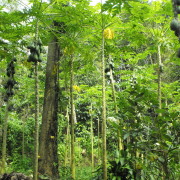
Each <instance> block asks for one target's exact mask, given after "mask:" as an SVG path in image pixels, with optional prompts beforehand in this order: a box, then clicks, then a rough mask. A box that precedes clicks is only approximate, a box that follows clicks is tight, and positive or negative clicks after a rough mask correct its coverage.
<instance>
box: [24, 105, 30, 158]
mask: <svg viewBox="0 0 180 180" xmlns="http://www.w3.org/2000/svg"><path fill="white" fill-rule="evenodd" d="M28 112H29V105H28V107H27V109H26V112H25V115H24V117H23V118H22V128H23V129H22V130H23V132H22V158H23V159H24V156H25V132H24V130H25V123H26V119H27V117H28Z"/></svg>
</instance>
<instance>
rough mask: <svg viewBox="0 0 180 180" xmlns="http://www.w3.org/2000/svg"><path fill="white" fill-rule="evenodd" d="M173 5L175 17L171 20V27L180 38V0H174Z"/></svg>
mask: <svg viewBox="0 0 180 180" xmlns="http://www.w3.org/2000/svg"><path fill="white" fill-rule="evenodd" d="M173 7H174V8H173V11H174V19H173V20H172V21H171V24H170V28H171V30H172V31H174V33H175V35H176V36H177V37H178V38H179V40H180V21H179V20H178V14H180V0H173ZM177 57H178V58H180V49H179V50H178V53H177Z"/></svg>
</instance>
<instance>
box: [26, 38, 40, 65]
mask: <svg viewBox="0 0 180 180" xmlns="http://www.w3.org/2000/svg"><path fill="white" fill-rule="evenodd" d="M27 48H28V49H30V55H29V57H28V60H27V61H28V62H35V63H37V62H42V57H41V53H42V51H43V49H42V41H41V39H39V40H38V41H37V42H33V44H32V45H29V46H27Z"/></svg>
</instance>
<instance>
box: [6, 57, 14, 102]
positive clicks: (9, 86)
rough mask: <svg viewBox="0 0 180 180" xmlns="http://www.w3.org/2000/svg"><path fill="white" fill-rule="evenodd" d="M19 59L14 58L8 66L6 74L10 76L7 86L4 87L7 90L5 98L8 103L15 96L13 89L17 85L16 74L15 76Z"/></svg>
mask: <svg viewBox="0 0 180 180" xmlns="http://www.w3.org/2000/svg"><path fill="white" fill-rule="evenodd" d="M16 61H17V59H16V58H13V59H12V60H11V61H10V63H9V64H8V66H7V69H6V74H7V76H8V80H7V82H6V84H5V85H4V88H5V89H6V95H5V98H4V101H5V102H7V101H8V99H9V97H11V96H13V95H14V91H13V87H14V85H15V84H16V81H15V80H14V74H15V67H14V62H16Z"/></svg>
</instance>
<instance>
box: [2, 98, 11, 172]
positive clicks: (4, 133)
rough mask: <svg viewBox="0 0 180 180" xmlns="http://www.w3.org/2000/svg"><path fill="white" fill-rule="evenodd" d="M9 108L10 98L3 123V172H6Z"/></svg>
mask: <svg viewBox="0 0 180 180" xmlns="http://www.w3.org/2000/svg"><path fill="white" fill-rule="evenodd" d="M8 108H9V100H8V101H7V104H6V111H5V117H4V123H3V143H2V162H1V163H2V164H1V174H4V173H5V170H6V146H7V128H8Z"/></svg>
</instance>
